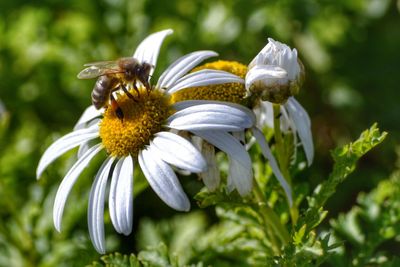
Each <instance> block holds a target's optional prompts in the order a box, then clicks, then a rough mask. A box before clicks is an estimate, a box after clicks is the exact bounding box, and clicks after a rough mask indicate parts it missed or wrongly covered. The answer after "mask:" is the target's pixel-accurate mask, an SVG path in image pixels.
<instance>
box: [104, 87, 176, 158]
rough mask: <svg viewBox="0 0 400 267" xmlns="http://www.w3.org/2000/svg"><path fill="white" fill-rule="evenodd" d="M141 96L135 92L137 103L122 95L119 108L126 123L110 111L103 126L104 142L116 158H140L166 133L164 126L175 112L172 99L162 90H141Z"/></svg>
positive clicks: (108, 109) (107, 112)
mask: <svg viewBox="0 0 400 267" xmlns="http://www.w3.org/2000/svg"><path fill="white" fill-rule="evenodd" d="M139 92H140V94H139V96H137V93H136V92H135V91H131V94H132V95H133V96H136V97H135V99H136V101H134V100H133V99H130V98H128V96H127V95H125V94H121V95H120V96H119V97H118V99H117V102H118V106H119V107H120V108H121V109H122V112H123V115H124V116H123V119H122V120H121V119H119V118H118V117H117V115H116V113H115V110H113V109H112V108H110V107H108V108H107V109H106V111H105V112H104V115H103V116H104V117H103V119H102V121H101V123H100V138H101V141H102V143H103V145H104V147H105V148H106V149H107V152H108V153H109V154H111V155H112V156H116V157H124V156H128V155H129V154H130V155H132V156H137V155H138V153H139V151H140V150H141V149H143V148H144V147H145V145H148V144H149V143H150V140H151V139H152V137H153V136H154V134H155V133H157V132H160V131H161V130H162V127H163V124H164V123H165V121H166V119H167V118H168V116H169V115H171V114H172V112H173V110H172V107H171V105H170V101H169V96H168V95H166V94H165V93H164V92H162V91H160V90H152V91H150V92H149V93H147V91H146V89H144V88H140V89H139Z"/></svg>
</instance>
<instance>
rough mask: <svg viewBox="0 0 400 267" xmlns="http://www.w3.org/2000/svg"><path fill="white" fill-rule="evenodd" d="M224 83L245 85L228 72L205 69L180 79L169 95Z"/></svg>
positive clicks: (240, 79)
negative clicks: (191, 88) (187, 89)
mask: <svg viewBox="0 0 400 267" xmlns="http://www.w3.org/2000/svg"><path fill="white" fill-rule="evenodd" d="M223 83H244V80H243V79H242V78H240V77H239V76H236V75H234V74H232V73H229V72H226V71H221V70H208V69H204V70H199V71H196V72H193V73H190V74H188V75H186V76H184V77H182V78H180V79H179V80H177V81H176V82H175V83H174V84H173V85H172V87H170V88H169V89H168V93H169V94H172V93H175V92H177V91H179V90H181V89H185V88H190V87H196V86H207V85H213V84H223Z"/></svg>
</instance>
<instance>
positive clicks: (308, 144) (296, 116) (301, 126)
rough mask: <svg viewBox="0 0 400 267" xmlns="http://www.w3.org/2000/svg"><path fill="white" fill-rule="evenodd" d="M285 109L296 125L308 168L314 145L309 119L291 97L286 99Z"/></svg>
mask: <svg viewBox="0 0 400 267" xmlns="http://www.w3.org/2000/svg"><path fill="white" fill-rule="evenodd" d="M285 107H286V109H287V111H288V112H289V114H290V117H291V118H292V119H293V122H294V124H295V125H296V129H297V132H298V134H299V137H300V140H301V143H302V144H303V148H304V152H305V154H306V157H307V162H308V166H310V165H311V163H312V162H313V159H314V143H313V140H312V133H311V122H310V118H309V116H308V114H307V112H306V111H305V110H304V108H303V107H302V106H301V105H300V103H299V102H297V100H296V99H294V98H293V97H290V98H289V99H288V101H287V102H286V104H285Z"/></svg>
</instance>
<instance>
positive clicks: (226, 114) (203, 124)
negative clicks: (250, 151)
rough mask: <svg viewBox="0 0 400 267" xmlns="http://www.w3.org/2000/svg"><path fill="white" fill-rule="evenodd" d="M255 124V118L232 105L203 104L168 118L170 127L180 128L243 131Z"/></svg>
mask: <svg viewBox="0 0 400 267" xmlns="http://www.w3.org/2000/svg"><path fill="white" fill-rule="evenodd" d="M252 125H253V118H252V117H249V116H248V113H246V112H243V111H242V110H241V109H237V108H235V107H232V106H230V105H221V104H203V105H195V106H190V107H188V108H185V109H182V110H180V111H178V112H176V113H175V114H173V115H172V116H170V117H169V118H168V127H170V128H174V129H178V130H189V131H191V130H225V131H241V130H243V129H245V128H250V127H251V126H252Z"/></svg>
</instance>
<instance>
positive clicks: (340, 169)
mask: <svg viewBox="0 0 400 267" xmlns="http://www.w3.org/2000/svg"><path fill="white" fill-rule="evenodd" d="M386 135H387V133H386V132H382V133H381V132H380V131H379V129H378V128H377V124H376V123H375V124H374V125H372V127H371V128H370V129H368V130H366V131H364V132H363V133H362V134H361V136H360V137H359V138H358V139H357V140H356V141H355V142H352V143H350V144H347V145H345V146H343V147H340V148H337V149H335V150H334V151H333V152H332V157H333V159H334V161H335V164H334V166H333V171H332V173H331V174H330V175H329V178H328V180H326V181H325V182H323V183H322V184H320V185H319V186H318V187H317V188H316V189H315V190H314V193H313V195H312V196H311V197H310V198H309V199H308V203H309V208H308V209H307V211H306V212H305V215H304V216H302V218H301V219H300V220H299V222H298V224H297V229H300V228H301V227H303V226H304V225H307V231H306V233H308V232H309V231H311V230H312V229H313V228H314V227H316V226H317V225H318V224H319V223H320V222H321V221H322V219H323V218H324V216H321V212H322V207H323V206H324V204H325V203H326V201H327V200H328V199H329V198H330V197H331V196H332V195H333V194H334V193H335V191H336V187H337V186H338V185H339V184H340V183H342V182H343V181H344V180H345V179H346V178H347V177H348V176H349V174H351V173H352V172H353V171H354V169H355V167H356V164H357V161H358V160H359V159H360V158H361V157H362V156H363V155H365V154H366V153H367V152H368V151H369V150H371V149H372V148H374V147H375V146H377V145H378V144H380V143H381V142H382V141H383V140H384V139H385V137H386Z"/></svg>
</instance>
